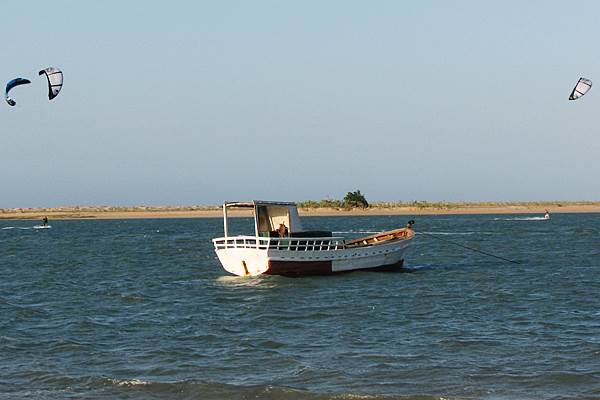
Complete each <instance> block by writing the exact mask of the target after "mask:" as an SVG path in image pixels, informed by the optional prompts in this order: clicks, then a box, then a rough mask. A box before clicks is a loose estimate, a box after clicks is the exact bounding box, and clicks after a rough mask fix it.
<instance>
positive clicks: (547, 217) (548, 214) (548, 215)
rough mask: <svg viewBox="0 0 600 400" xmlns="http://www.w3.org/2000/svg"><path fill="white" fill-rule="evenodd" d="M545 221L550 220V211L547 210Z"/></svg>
mask: <svg viewBox="0 0 600 400" xmlns="http://www.w3.org/2000/svg"><path fill="white" fill-rule="evenodd" d="M544 219H550V213H549V212H548V210H546V213H545V214H544Z"/></svg>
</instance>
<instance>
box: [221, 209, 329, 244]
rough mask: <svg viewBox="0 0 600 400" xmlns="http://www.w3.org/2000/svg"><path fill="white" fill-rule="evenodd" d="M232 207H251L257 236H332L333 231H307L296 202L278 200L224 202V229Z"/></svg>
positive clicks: (226, 230) (226, 234)
mask: <svg viewBox="0 0 600 400" xmlns="http://www.w3.org/2000/svg"><path fill="white" fill-rule="evenodd" d="M232 208H242V209H251V210H252V211H253V216H254V236H256V237H282V236H285V237H313V236H324V237H326V236H331V232H325V231H305V230H304V229H303V227H302V222H301V221H300V216H299V215H298V208H297V207H296V204H295V203H289V202H278V201H259V200H253V201H248V202H226V203H224V204H223V230H224V233H225V237H228V236H229V232H228V229H227V218H228V214H227V211H228V210H229V209H232Z"/></svg>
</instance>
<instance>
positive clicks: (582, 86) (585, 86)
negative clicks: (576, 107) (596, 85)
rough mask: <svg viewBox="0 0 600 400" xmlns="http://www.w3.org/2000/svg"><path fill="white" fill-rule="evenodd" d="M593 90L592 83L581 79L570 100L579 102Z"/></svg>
mask: <svg viewBox="0 0 600 400" xmlns="http://www.w3.org/2000/svg"><path fill="white" fill-rule="evenodd" d="M591 88H592V81H590V80H589V79H585V78H579V81H577V85H575V87H574V88H573V91H572V92H571V95H570V96H569V100H577V99H578V98H580V97H581V96H583V95H584V94H586V93H587V92H588V90H590V89H591Z"/></svg>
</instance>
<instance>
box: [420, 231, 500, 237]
mask: <svg viewBox="0 0 600 400" xmlns="http://www.w3.org/2000/svg"><path fill="white" fill-rule="evenodd" d="M476 233H483V234H489V232H427V231H423V232H415V234H417V235H419V234H421V235H422V234H425V235H442V236H452V235H461V236H462V235H475V234H476Z"/></svg>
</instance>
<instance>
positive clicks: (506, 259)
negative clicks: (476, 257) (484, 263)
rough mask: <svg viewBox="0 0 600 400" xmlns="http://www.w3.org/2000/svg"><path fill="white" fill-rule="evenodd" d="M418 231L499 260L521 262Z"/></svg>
mask: <svg viewBox="0 0 600 400" xmlns="http://www.w3.org/2000/svg"><path fill="white" fill-rule="evenodd" d="M417 233H418V234H419V235H425V236H429V237H432V238H434V239H437V240H441V241H442V242H446V243H450V244H453V245H455V246H459V247H462V248H465V249H468V250H471V251H474V252H477V253H481V254H484V255H486V256H489V257H494V258H497V259H499V260H504V261H508V262H510V263H513V264H520V262H518V261H515V260H509V259H508V258H504V257H500V256H497V255H495V254H491V253H488V252H485V251H483V250H478V249H474V248H472V247H469V246H465V245H463V244H460V243H456V242H453V241H451V240H448V239H442V238H441V237H437V236H435V235H432V234H431V233H426V232H417Z"/></svg>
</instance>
